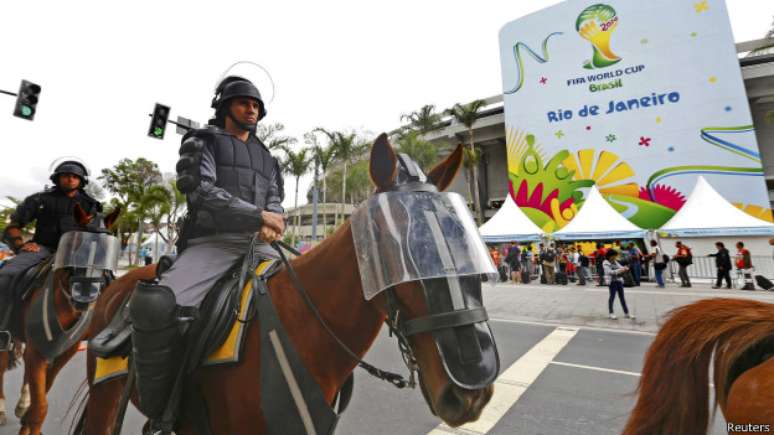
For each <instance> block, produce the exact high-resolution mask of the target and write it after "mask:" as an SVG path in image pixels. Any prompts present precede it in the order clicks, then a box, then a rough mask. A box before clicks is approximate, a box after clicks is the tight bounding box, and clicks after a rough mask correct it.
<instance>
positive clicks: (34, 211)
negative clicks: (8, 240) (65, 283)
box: [7, 187, 102, 251]
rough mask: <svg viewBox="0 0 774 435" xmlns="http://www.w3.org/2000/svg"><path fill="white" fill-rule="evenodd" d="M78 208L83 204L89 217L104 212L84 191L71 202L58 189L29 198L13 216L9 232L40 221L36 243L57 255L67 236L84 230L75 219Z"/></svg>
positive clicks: (36, 232)
mask: <svg viewBox="0 0 774 435" xmlns="http://www.w3.org/2000/svg"><path fill="white" fill-rule="evenodd" d="M75 204H80V205H81V207H82V208H83V210H84V211H86V213H89V214H95V213H98V212H101V211H102V205H101V204H100V203H99V201H97V200H96V199H94V198H92V197H90V196H89V195H87V194H86V192H84V191H83V190H78V193H76V194H75V196H74V197H73V198H70V197H68V196H67V195H65V193H64V192H62V191H61V190H60V189H59V188H58V187H54V188H52V189H49V190H46V191H44V192H40V193H36V194H34V195H31V196H28V197H27V198H25V199H24V202H22V203H21V205H19V206H18V207H17V208H16V211H15V212H14V213H13V214H12V215H11V223H10V224H9V225H8V227H7V228H9V229H10V228H23V227H24V226H25V225H27V224H28V223H30V222H32V221H36V223H35V236H34V237H33V238H32V241H33V242H35V243H37V244H39V245H42V246H45V247H47V248H49V249H50V250H52V251H54V250H56V247H57V245H58V244H59V239H60V238H61V237H62V235H63V234H64V233H66V232H68V231H76V230H79V229H80V227H79V225H78V224H77V223H76V222H75V217H74V216H73V207H75Z"/></svg>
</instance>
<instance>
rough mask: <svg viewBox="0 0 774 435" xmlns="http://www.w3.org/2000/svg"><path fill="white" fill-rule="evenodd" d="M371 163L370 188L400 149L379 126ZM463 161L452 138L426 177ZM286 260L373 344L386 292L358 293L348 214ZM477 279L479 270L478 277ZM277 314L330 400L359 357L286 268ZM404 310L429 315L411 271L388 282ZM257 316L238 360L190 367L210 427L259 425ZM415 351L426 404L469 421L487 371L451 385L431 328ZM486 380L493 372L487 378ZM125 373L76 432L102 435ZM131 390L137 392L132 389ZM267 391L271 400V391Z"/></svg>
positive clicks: (356, 344) (272, 286)
mask: <svg viewBox="0 0 774 435" xmlns="http://www.w3.org/2000/svg"><path fill="white" fill-rule="evenodd" d="M370 163H371V165H370V173H371V179H372V180H373V182H374V184H375V185H376V187H377V191H384V190H386V189H388V188H389V187H390V186H393V185H394V184H395V183H396V177H397V174H398V167H397V156H396V154H395V152H394V151H393V149H392V146H391V145H390V144H389V142H388V141H387V138H386V135H382V136H380V137H379V138H378V139H377V141H376V142H375V144H374V146H373V149H372V151H371V162H370ZM461 163H462V148H461V147H458V148H457V149H456V150H455V151H454V152H452V153H451V155H449V156H448V157H447V158H446V160H445V161H443V162H442V163H440V164H438V165H437V166H436V167H435V168H433V169H432V170H431V171H430V172H429V174H428V180H429V181H430V182H432V183H433V184H434V185H435V186H437V188H438V189H439V190H444V189H445V188H446V187H448V186H449V184H450V183H451V182H452V180H453V179H454V177H455V176H456V175H457V173H458V171H459V168H460V165H461ZM292 266H293V268H294V269H295V270H296V271H297V274H298V277H299V278H300V281H301V283H302V284H303V286H304V287H306V288H307V290H308V293H309V296H310V297H311V300H312V301H313V303H314V305H316V306H317V307H318V309H319V311H320V313H321V316H322V318H323V319H324V320H325V321H326V322H327V323H328V324H329V326H330V327H331V329H332V330H333V331H334V333H335V334H336V335H337V336H338V337H339V338H340V339H341V340H342V341H343V342H344V343H346V345H347V346H348V347H349V348H350V349H351V350H352V351H354V352H355V353H356V354H357V355H358V356H362V355H364V354H365V353H366V351H367V350H368V349H369V348H370V347H371V345H372V344H373V342H374V340H375V339H376V337H377V334H378V333H379V330H380V329H381V327H382V324H383V323H384V322H385V319H386V316H387V313H388V307H387V304H388V301H387V297H386V296H385V295H384V293H380V294H379V295H377V296H376V297H374V298H373V299H371V300H368V301H367V300H365V299H364V296H363V290H362V286H361V279H360V273H359V270H358V263H357V261H356V257H355V246H354V241H353V234H352V229H351V225H350V222H347V223H345V224H344V225H342V227H341V228H339V229H338V231H336V232H335V233H334V234H333V235H331V236H330V237H328V238H327V239H326V240H325V241H324V242H322V243H321V244H320V245H318V246H316V247H315V248H313V249H312V250H311V251H309V252H307V253H305V254H304V255H302V256H300V257H298V258H296V259H294V260H293V261H292ZM476 281H477V285H478V289H480V280H476ZM268 287H269V293H270V294H271V297H272V300H273V301H274V305H275V307H276V309H277V312H278V314H279V318H280V320H281V321H282V323H283V324H284V327H285V328H286V331H287V333H288V335H289V337H290V339H291V341H292V342H293V344H294V346H295V348H296V349H297V350H298V353H299V354H300V356H301V359H302V360H303V362H304V365H305V366H306V367H307V369H308V370H309V372H310V374H311V376H312V377H313V378H314V380H315V381H316V382H317V384H318V385H319V386H320V388H321V390H322V392H323V394H324V396H325V398H326V400H327V402H328V403H332V402H333V400H334V397H335V396H336V393H337V391H339V389H340V388H341V386H342V385H343V384H344V382H345V380H346V379H347V377H348V376H349V375H350V373H351V372H352V371H353V370H354V368H355V366H356V364H357V362H356V361H355V360H353V358H352V357H350V356H349V355H347V354H346V353H345V352H344V351H343V350H342V348H341V347H339V346H338V345H337V343H336V342H335V341H334V340H333V339H332V338H331V336H330V335H329V334H328V333H327V332H326V331H325V330H324V329H323V327H322V326H321V324H320V322H318V321H317V320H316V319H315V318H314V317H313V315H312V312H311V310H310V309H309V308H308V307H307V305H306V304H305V302H304V300H303V299H302V297H301V296H300V294H299V292H298V291H297V290H296V289H295V288H294V286H293V283H292V281H291V277H290V275H289V272H288V270H287V268H285V269H282V270H281V271H279V272H278V273H277V274H276V275H274V276H273V277H272V278H271V279H270V280H269V283H268ZM114 290H115V291H117V292H120V293H121V294H122V295H124V296H125V295H126V294H127V292H130V291H132V288H131V287H130V286H128V285H127V286H125V287H123V288H121V289H118V288H117V287H116V288H115V289H114ZM394 295H395V298H396V299H397V303H398V305H399V306H400V309H401V316H405V318H406V319H414V318H417V317H422V316H426V315H427V314H428V312H429V310H428V305H427V303H426V301H425V298H424V296H422V291H421V290H420V284H419V283H418V282H416V281H413V282H408V283H403V284H399V285H397V286H395V292H394ZM105 308H106V307H104V306H101V307H98V308H97V309H98V315H97V320H98V321H101V322H102V325H103V326H104V325H105V324H106V323H107V321H108V319H110V318H111V316H112V314H113V312H114V311H115V308H116V307H115V306H113V307H107V308H110V309H109V310H108V311H103V310H104V309H105ZM259 322H260V319H257V320H256V321H252V322H250V323H249V325H248V326H247V331H246V339H245V345H244V349H243V355H242V359H241V361H240V362H239V363H236V364H233V365H228V366H218V367H209V368H200V369H198V370H197V372H196V373H195V376H196V377H197V380H198V381H199V382H200V383H201V385H202V390H203V395H204V397H205V399H206V402H207V403H206V405H207V409H208V410H209V415H210V418H211V426H212V430H213V433H215V434H222V435H224V434H229V435H241V434H256V433H264V432H265V427H266V421H265V420H264V416H263V414H262V412H261V400H262V399H263V398H262V397H260V392H261V386H260V353H261V351H262V350H261V349H260V341H261V338H260V334H259V325H258V323H259ZM409 344H410V347H411V348H412V350H413V353H414V355H415V357H416V360H417V363H418V370H419V383H420V386H421V389H422V392H423V394H424V397H425V399H426V401H427V403H428V405H429V407H430V410H431V412H433V413H434V414H435V415H437V416H438V417H440V418H441V419H442V420H443V421H444V422H446V423H447V424H449V425H451V426H459V425H461V424H464V423H467V422H470V421H475V420H476V419H478V417H479V415H480V414H481V412H482V410H483V408H484V406H486V404H487V403H488V402H489V400H490V398H491V396H492V392H493V386H492V384H491V381H488V383H487V385H486V386H485V387H483V388H478V389H466V388H461V387H459V386H457V385H456V384H455V383H454V382H453V381H452V379H451V378H450V375H448V374H447V372H446V370H445V368H444V360H443V359H442V358H443V357H442V355H441V354H440V352H439V349H438V346H437V345H436V342H435V341H434V339H433V336H432V335H431V334H430V333H418V334H416V335H412V336H410V337H409ZM94 373H95V358H94V356H93V355H91V354H90V355H89V357H88V376H89V381H90V382H91V380H92V379H93V376H94ZM492 381H493V378H492ZM124 383H125V378H116V379H112V380H108V381H105V382H103V383H101V384H98V385H96V386H92V387H91V389H90V395H89V399H88V402H87V406H86V407H85V416H83V418H82V420H81V422H80V425H79V427H78V428H77V429H76V431H77V432H76V433H79V434H87V435H107V434H108V433H110V431H111V429H112V427H113V423H114V420H115V417H116V414H117V406H116V404H117V403H118V402H119V400H118V398H119V397H120V396H121V393H122V390H123V388H124ZM133 400H136V397H134V398H133ZM268 400H271V399H270V398H269V399H268ZM176 433H177V434H193V433H196V432H195V428H194V427H193V423H192V422H190V421H186V419H185V417H183V418H182V420H181V421H180V424H179V428H178V429H177V430H176Z"/></svg>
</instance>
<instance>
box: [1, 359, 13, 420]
mask: <svg viewBox="0 0 774 435" xmlns="http://www.w3.org/2000/svg"><path fill="white" fill-rule="evenodd" d="M10 358H11V354H10V353H9V352H0V425H5V424H6V423H8V417H7V416H6V412H5V392H4V391H3V385H4V382H5V380H4V377H5V372H6V370H8V365H9V360H10Z"/></svg>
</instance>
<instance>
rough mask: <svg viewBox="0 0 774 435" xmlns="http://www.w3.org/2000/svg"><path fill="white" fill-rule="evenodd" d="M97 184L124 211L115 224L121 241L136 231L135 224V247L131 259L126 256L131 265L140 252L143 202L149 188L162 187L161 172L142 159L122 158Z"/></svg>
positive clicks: (104, 170) (106, 171)
mask: <svg viewBox="0 0 774 435" xmlns="http://www.w3.org/2000/svg"><path fill="white" fill-rule="evenodd" d="M99 180H100V181H102V183H103V184H104V186H105V188H106V189H107V190H108V191H109V192H111V193H113V194H114V195H116V197H117V198H114V199H115V200H117V201H112V202H114V205H119V206H121V208H122V210H124V212H123V213H122V216H121V219H119V221H118V224H117V227H118V232H119V234H122V240H128V238H129V236H128V235H125V233H123V232H125V231H131V230H129V228H135V224H134V222H136V234H137V247H136V249H135V252H134V256H133V255H132V254H133V253H131V252H130V253H129V263H130V264H132V265H133V264H135V263H134V261H135V260H136V257H137V255H136V254H137V253H138V252H139V249H140V242H141V236H142V230H143V222H144V221H145V219H146V218H147V215H146V211H147V209H146V208H145V207H144V206H143V204H142V200H143V197H144V196H146V193H147V192H148V190H149V189H150V188H151V186H154V185H157V184H159V183H161V181H162V178H161V172H160V171H159V167H158V165H157V164H156V163H154V162H152V161H150V160H147V159H144V158H142V157H140V158H138V159H136V160H131V159H127V158H125V159H122V160H121V161H119V162H118V164H116V165H115V166H113V167H112V168H105V169H103V170H102V174H101V175H100V176H99ZM130 219H134V222H133V223H129V222H130ZM124 235H125V236H126V237H125V238H124Z"/></svg>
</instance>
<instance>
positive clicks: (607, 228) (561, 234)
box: [553, 186, 645, 240]
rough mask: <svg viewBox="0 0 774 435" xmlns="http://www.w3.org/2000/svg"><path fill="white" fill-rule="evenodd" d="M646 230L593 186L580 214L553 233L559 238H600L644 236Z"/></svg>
mask: <svg viewBox="0 0 774 435" xmlns="http://www.w3.org/2000/svg"><path fill="white" fill-rule="evenodd" d="M644 236H645V230H643V229H642V228H640V227H638V226H637V225H634V224H633V223H631V222H629V221H628V220H627V219H626V218H625V217H623V216H621V214H620V213H618V212H617V211H616V210H615V209H614V208H613V206H611V205H610V204H608V203H607V201H606V200H605V198H603V197H602V194H600V193H599V190H598V189H597V186H591V189H590V190H589V193H588V194H587V195H586V201H584V202H583V205H582V206H581V208H580V210H579V211H578V214H577V215H576V216H575V217H574V218H573V220H571V221H570V223H568V224H567V225H566V226H565V227H564V228H562V229H561V230H559V231H557V232H555V233H553V237H554V238H555V239H557V240H599V239H630V238H642V237H644Z"/></svg>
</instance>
